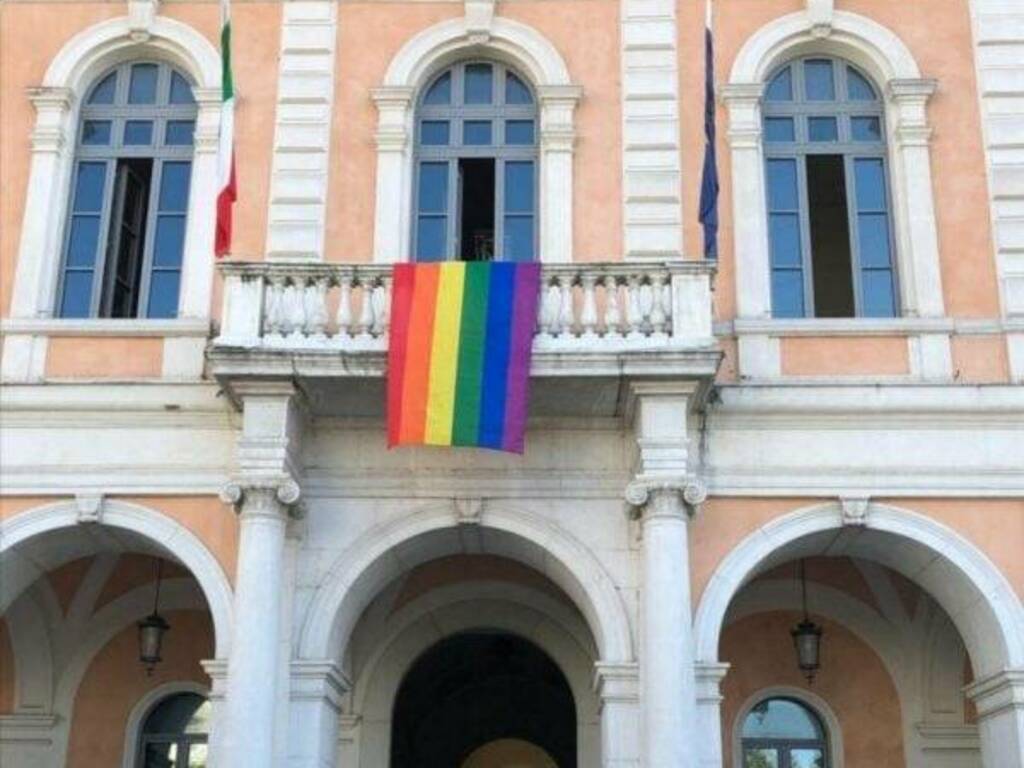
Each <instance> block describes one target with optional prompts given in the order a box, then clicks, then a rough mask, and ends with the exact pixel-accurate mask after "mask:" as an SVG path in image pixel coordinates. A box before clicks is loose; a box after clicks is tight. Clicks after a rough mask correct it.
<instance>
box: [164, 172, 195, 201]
mask: <svg viewBox="0 0 1024 768" xmlns="http://www.w3.org/2000/svg"><path fill="white" fill-rule="evenodd" d="M191 175H192V163H164V167H163V174H162V176H161V178H160V210H161V211H185V210H187V209H188V185H189V177H190V176H191Z"/></svg>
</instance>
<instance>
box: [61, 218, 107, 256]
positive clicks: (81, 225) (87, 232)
mask: <svg viewBox="0 0 1024 768" xmlns="http://www.w3.org/2000/svg"><path fill="white" fill-rule="evenodd" d="M99 236H100V217H99V216H72V217H71V232H70V234H69V236H68V256H67V265H68V266H69V267H92V266H93V265H94V264H95V263H96V243H97V241H98V239H99Z"/></svg>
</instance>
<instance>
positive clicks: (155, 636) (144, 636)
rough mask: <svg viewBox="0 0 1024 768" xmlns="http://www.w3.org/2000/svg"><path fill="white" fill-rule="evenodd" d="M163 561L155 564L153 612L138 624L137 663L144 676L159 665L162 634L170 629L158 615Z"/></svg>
mask: <svg viewBox="0 0 1024 768" xmlns="http://www.w3.org/2000/svg"><path fill="white" fill-rule="evenodd" d="M162 570H163V560H159V559H158V560H157V563H156V594H155V595H154V597H153V612H152V613H151V614H149V616H147V617H146V618H144V619H143V620H142V621H140V622H139V661H140V662H142V665H143V666H144V667H145V668H146V674H147V675H152V674H153V668H154V667H155V666H156V665H157V664H159V663H160V661H161V658H160V646H161V645H162V644H163V640H164V633H165V632H166V631H167V630H168V629H170V628H171V625H170V624H168V623H167V621H166V620H165V619H164V617H163V616H161V615H160V612H159V606H160V576H161V575H162Z"/></svg>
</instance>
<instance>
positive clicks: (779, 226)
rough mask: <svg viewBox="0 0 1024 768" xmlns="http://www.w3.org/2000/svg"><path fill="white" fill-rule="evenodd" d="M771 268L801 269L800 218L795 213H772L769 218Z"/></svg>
mask: <svg viewBox="0 0 1024 768" xmlns="http://www.w3.org/2000/svg"><path fill="white" fill-rule="evenodd" d="M769 229H770V230H771V245H772V266H773V267H801V266H803V261H802V260H801V258H800V251H801V248H800V217H799V216H798V215H797V214H795V213H773V214H772V215H771V216H770V223H769Z"/></svg>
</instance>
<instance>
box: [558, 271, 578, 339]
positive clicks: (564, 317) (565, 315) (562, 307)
mask: <svg viewBox="0 0 1024 768" xmlns="http://www.w3.org/2000/svg"><path fill="white" fill-rule="evenodd" d="M558 283H559V286H558V287H559V290H560V292H561V302H560V303H559V306H558V332H559V334H564V335H566V336H571V335H573V326H574V325H575V317H574V316H573V315H574V314H575V313H574V312H573V306H572V284H573V280H572V278H571V277H568V276H566V275H559V276H558Z"/></svg>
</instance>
